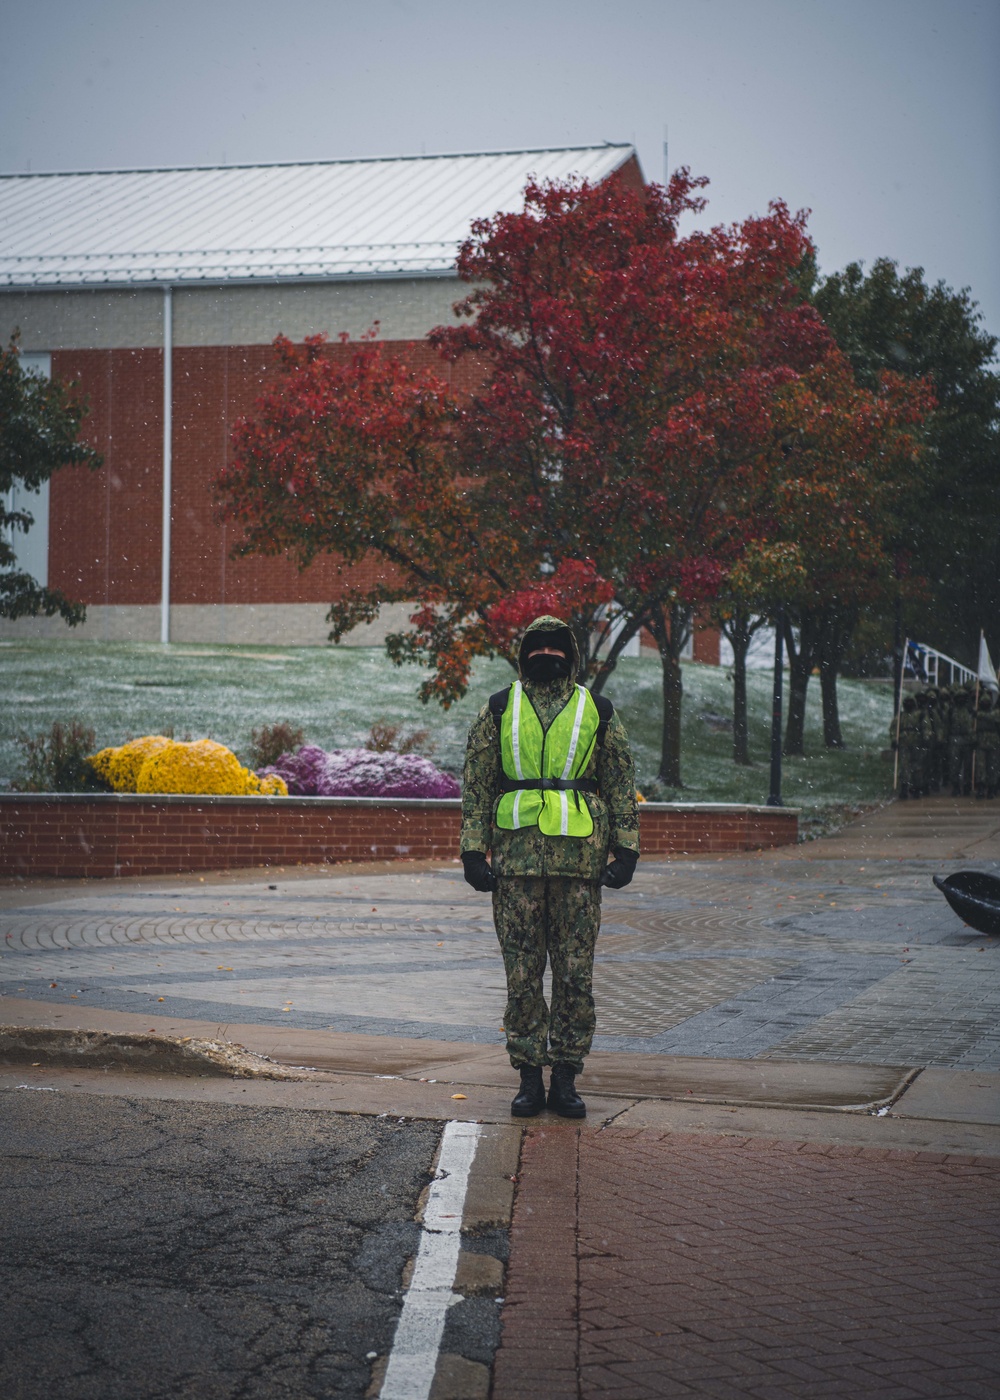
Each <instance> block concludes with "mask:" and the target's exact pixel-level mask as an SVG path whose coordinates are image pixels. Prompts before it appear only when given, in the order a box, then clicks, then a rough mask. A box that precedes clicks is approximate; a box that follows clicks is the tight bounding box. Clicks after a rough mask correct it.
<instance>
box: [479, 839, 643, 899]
mask: <svg viewBox="0 0 1000 1400" xmlns="http://www.w3.org/2000/svg"><path fill="white" fill-rule="evenodd" d="M638 862H639V854H638V852H637V851H630V850H629V849H628V847H627V846H616V847H615V858H614V860H613V861H612V862H611V864H610V865H607V866H605V868H604V873H603V874H602V876H601V884H602V885H604V886H606V888H607V889H609V890H621V889H624V888H625V886H626V885H627V884H629V883H630V882H631V879H632V876H633V875H634V874H635V867H636V865H637V864H638ZM466 879H468V876H466Z"/></svg>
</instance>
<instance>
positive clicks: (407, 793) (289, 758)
mask: <svg viewBox="0 0 1000 1400" xmlns="http://www.w3.org/2000/svg"><path fill="white" fill-rule="evenodd" d="M271 773H275V774H277V775H278V776H279V777H281V778H284V780H285V782H286V783H287V784H288V792H289V796H291V797H458V796H459V794H460V793H461V788H460V787H459V785H458V782H457V780H456V779H455V778H453V777H452V776H451V774H450V773H442V771H441V769H440V768H435V766H434V764H433V763H431V761H430V759H429V758H422V757H421V756H420V755H419V754H415V753H396V752H395V751H394V750H392V749H387V750H385V751H383V752H381V753H374V752H372V750H371V749H334V750H332V752H330V753H327V751H326V750H325V749H321V748H318V747H317V746H316V745H315V744H306V745H305V746H304V747H303V748H301V749H299V751H298V752H297V753H283V754H282V755H281V757H280V758H279V759H278V760H277V762H276V763H274V764H272V765H271V766H270V767H268V768H262V769H260V771H259V774H258V776H259V777H261V778H263V777H266V776H267V775H268V774H271Z"/></svg>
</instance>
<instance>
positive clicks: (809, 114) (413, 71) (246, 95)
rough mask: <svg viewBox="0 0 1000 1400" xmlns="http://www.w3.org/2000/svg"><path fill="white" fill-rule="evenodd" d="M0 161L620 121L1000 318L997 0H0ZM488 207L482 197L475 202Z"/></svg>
mask: <svg viewBox="0 0 1000 1400" xmlns="http://www.w3.org/2000/svg"><path fill="white" fill-rule="evenodd" d="M0 104H2V109H0V170H3V171H5V172H10V171H23V170H27V169H31V170H90V169H109V168H122V167H134V166H161V165H215V164H223V163H226V162H229V163H241V162H254V161H273V160H301V159H308V160H322V159H331V158H336V157H345V156H374V155H397V154H411V153H419V152H421V151H427V152H428V153H430V152H438V151H477V150H499V149H507V148H512V147H516V148H521V147H526V146H529V147H530V146H548V145H575V144H584V143H590V142H595V141H602V140H610V141H634V142H635V143H636V145H637V147H638V150H639V156H640V159H641V161H642V165H643V169H644V171H645V173H646V176H647V178H650V179H652V178H656V179H659V178H662V172H663V157H662V143H663V127H664V124H665V123H666V124H668V125H669V142H670V162H671V165H672V166H676V165H678V164H686V165H689V166H691V168H692V169H693V170H694V172H695V173H697V174H704V175H708V176H709V178H710V180H711V186H710V188H709V197H710V204H709V209H708V211H707V214H706V215H705V216H704V219H705V221H707V222H712V223H717V222H727V221H729V220H732V219H737V218H742V217H744V216H745V215H747V214H750V213H753V212H759V211H761V210H763V209H764V208H765V207H766V205H767V203H768V201H769V200H770V199H773V198H776V197H780V198H783V199H785V200H786V201H787V202H788V203H789V204H790V205H791V206H792V207H793V208H800V207H803V206H805V207H808V208H810V209H811V210H812V211H813V212H812V218H811V221H810V228H811V230H812V233H813V237H814V238H815V240H816V242H817V244H818V247H819V254H820V264H821V267H822V268H823V269H824V270H825V271H833V270H834V269H836V268H840V267H843V266H844V264H845V263H847V262H849V261H851V260H853V259H861V260H864V261H866V262H871V260H872V259H873V258H875V257H878V256H880V255H886V256H888V257H892V258H895V259H896V260H897V261H898V262H899V263H900V264H901V265H902V266H919V267H923V268H924V269H925V271H926V274H927V276H928V278H930V279H931V280H937V279H939V278H940V279H943V280H944V281H946V282H948V283H950V284H951V285H952V286H954V287H956V288H957V287H962V286H969V287H970V288H971V290H972V294H973V296H974V298H975V299H976V300H977V301H978V302H979V303H980V306H981V308H982V310H983V313H984V318H985V322H986V325H987V328H988V329H989V330H990V331H991V332H992V333H994V334H998V335H1000V256H998V252H1000V238H998V232H1000V0H825V3H824V2H823V0H617V3H605V2H604V0H533V2H532V3H528V0H489V2H488V3H484V2H483V0H351V2H350V3H347V2H346V0H22V3H15V2H14V0H0ZM484 212H491V211H484Z"/></svg>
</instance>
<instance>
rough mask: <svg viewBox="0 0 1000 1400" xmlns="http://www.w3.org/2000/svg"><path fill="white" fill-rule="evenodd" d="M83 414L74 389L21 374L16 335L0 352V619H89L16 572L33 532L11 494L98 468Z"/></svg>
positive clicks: (82, 611) (27, 514) (64, 599)
mask: <svg viewBox="0 0 1000 1400" xmlns="http://www.w3.org/2000/svg"><path fill="white" fill-rule="evenodd" d="M86 412H87V410H86V406H85V405H84V404H83V403H82V402H81V401H80V400H79V399H78V398H77V397H76V396H75V395H74V393H73V389H72V386H67V385H64V384H61V383H60V382H59V381H58V380H52V379H43V378H41V377H40V376H39V375H35V374H31V373H29V372H27V371H25V369H24V368H23V366H22V364H21V356H20V353H19V351H18V345H17V336H16V335H15V336H14V337H13V338H12V339H11V341H10V344H9V345H7V346H6V347H0V617H8V618H18V617H37V616H39V614H44V615H45V616H46V617H52V616H53V615H54V614H55V613H59V615H60V616H61V617H62V618H64V619H65V621H66V622H67V623H69V625H70V626H71V627H75V626H76V624H77V623H79V622H82V621H83V619H84V617H85V616H86V609H85V608H84V606H83V604H82V603H74V602H72V601H71V600H70V599H68V598H67V597H66V596H65V595H64V594H63V593H61V592H60V591H59V590H58V589H55V588H46V587H44V586H43V585H41V584H40V583H39V582H38V581H37V580H36V579H34V578H32V576H31V575H30V574H29V573H27V572H26V571H25V570H24V569H22V568H20V567H19V566H18V560H17V545H16V540H17V535H18V533H19V532H20V533H23V532H25V531H27V530H30V529H31V526H32V525H33V524H34V517H33V516H32V514H31V512H30V511H27V510H22V509H18V508H16V507H14V506H13V505H12V503H11V497H12V492H13V490H14V488H15V487H17V488H18V489H19V490H27V491H38V490H39V488H40V487H41V486H42V485H43V483H44V482H46V481H48V479H49V477H50V476H51V475H52V473H53V472H55V471H58V470H59V468H60V467H69V466H85V467H99V466H100V465H101V458H100V456H99V454H98V453H97V452H96V451H95V450H94V448H92V447H90V446H88V444H87V443H84V442H81V441H80V440H79V434H80V426H81V424H82V422H83V419H84V418H85V416H86Z"/></svg>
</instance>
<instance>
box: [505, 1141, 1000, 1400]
mask: <svg viewBox="0 0 1000 1400" xmlns="http://www.w3.org/2000/svg"><path fill="white" fill-rule="evenodd" d="M998 1186H1000V1162H998V1161H996V1160H988V1159H980V1160H978V1161H977V1160H976V1159H971V1158H957V1157H954V1156H953V1157H946V1156H944V1155H938V1156H935V1155H934V1154H929V1153H923V1154H920V1153H904V1152H892V1151H883V1150H876V1149H861V1148H835V1147H827V1146H823V1145H818V1144H811V1145H807V1144H802V1143H798V1144H796V1143H790V1142H765V1141H759V1140H747V1139H739V1138H721V1137H704V1136H699V1137H694V1136H688V1135H679V1134H673V1135H662V1134H658V1133H649V1132H631V1131H624V1130H616V1129H614V1128H610V1129H606V1130H604V1131H599V1132H594V1131H593V1130H592V1129H589V1128H584V1129H583V1130H582V1131H581V1130H579V1129H577V1128H575V1127H571V1126H570V1125H568V1124H549V1123H546V1124H544V1125H540V1126H537V1127H536V1126H534V1125H533V1126H532V1128H531V1129H530V1131H529V1133H528V1135H527V1137H526V1139H525V1145H524V1151H523V1155H522V1165H521V1174H520V1182H519V1186H518V1196H517V1204H516V1210H515V1216H514V1225H513V1230H512V1237H511V1244H512V1255H511V1263H510V1268H509V1274H508V1280H507V1293H506V1298H507V1301H506V1307H505V1309H504V1315H503V1324H504V1331H503V1339H502V1344H501V1348H500V1351H499V1353H498V1355H497V1361H496V1369H495V1378H494V1388H493V1397H494V1400H523V1398H524V1397H526V1396H545V1397H546V1400H563V1397H566V1398H567V1400H570V1397H572V1398H573V1400H591V1397H599V1396H601V1397H603V1396H619V1397H622V1398H623V1400H625V1398H626V1397H627V1400H646V1397H663V1396H666V1397H674V1396H677V1397H682V1396H710V1397H713V1398H714V1400H737V1397H739V1398H740V1400H744V1398H745V1397H750V1398H751V1400H803V1397H814V1396H815V1397H829V1400H841V1397H843V1398H844V1400H847V1397H850V1400H857V1397H868V1396H870V1397H878V1400H911V1398H912V1400H917V1397H928V1396H932V1397H935V1400H950V1397H956V1400H957V1397H963V1398H964V1397H983V1398H984V1400H985V1397H991V1400H992V1397H993V1396H995V1395H996V1394H997V1393H998V1392H1000V1335H998V1333H1000V1328H998V1309H997V1298H998V1294H1000V1250H998V1246H1000V1192H998Z"/></svg>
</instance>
